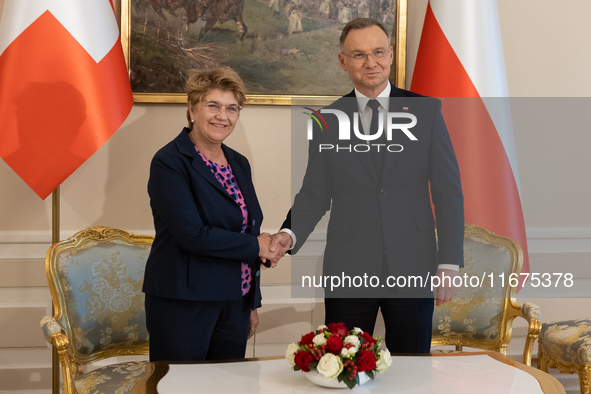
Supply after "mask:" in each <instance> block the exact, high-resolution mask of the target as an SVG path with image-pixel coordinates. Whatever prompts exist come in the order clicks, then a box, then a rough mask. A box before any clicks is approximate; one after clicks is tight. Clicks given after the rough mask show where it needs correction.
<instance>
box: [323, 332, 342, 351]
mask: <svg viewBox="0 0 591 394" xmlns="http://www.w3.org/2000/svg"><path fill="white" fill-rule="evenodd" d="M342 348H343V337H341V336H340V335H331V336H330V338H328V340H327V341H326V350H328V351H329V352H331V353H332V354H334V355H335V356H338V355H339V354H341V349H342Z"/></svg>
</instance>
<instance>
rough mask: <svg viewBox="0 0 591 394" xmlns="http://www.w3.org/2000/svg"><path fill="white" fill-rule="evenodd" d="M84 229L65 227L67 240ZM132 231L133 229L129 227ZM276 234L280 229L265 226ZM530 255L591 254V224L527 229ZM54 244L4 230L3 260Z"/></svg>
mask: <svg viewBox="0 0 591 394" xmlns="http://www.w3.org/2000/svg"><path fill="white" fill-rule="evenodd" d="M78 231H80V230H63V231H61V232H60V234H61V237H60V238H61V239H66V238H68V237H70V236H72V235H74V234H75V233H76V232H78ZM127 231H129V230H127ZM262 231H264V232H268V233H271V234H272V233H274V232H275V231H277V230H276V229H263V230H262ZM131 232H133V233H135V234H146V235H154V230H131ZM526 233H527V243H528V248H529V253H530V254H587V253H591V227H533V228H528V229H526ZM325 243H326V230H325V229H317V230H315V231H314V232H313V233H312V234H310V237H309V238H308V240H307V241H306V245H305V246H304V248H302V250H301V251H300V253H298V256H301V257H317V256H320V255H322V253H323V252H324V245H325ZM50 245H51V231H0V261H1V260H6V259H44V258H45V253H46V252H47V249H48V248H49V246H50Z"/></svg>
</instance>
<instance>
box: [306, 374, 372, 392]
mask: <svg viewBox="0 0 591 394" xmlns="http://www.w3.org/2000/svg"><path fill="white" fill-rule="evenodd" d="M304 375H306V378H308V380H309V381H310V382H312V383H314V384H317V385H318V386H322V387H329V388H333V389H347V388H349V387H347V385H346V384H345V383H344V382H339V380H338V379H337V378H335V379H327V378H325V377H324V376H322V375H320V374H319V373H318V372H317V371H315V370H312V371H310V372H304ZM357 376H358V377H359V386H361V385H362V384H364V383H365V382H367V381H368V380H369V376H367V374H366V373H365V372H359V373H358V374H357Z"/></svg>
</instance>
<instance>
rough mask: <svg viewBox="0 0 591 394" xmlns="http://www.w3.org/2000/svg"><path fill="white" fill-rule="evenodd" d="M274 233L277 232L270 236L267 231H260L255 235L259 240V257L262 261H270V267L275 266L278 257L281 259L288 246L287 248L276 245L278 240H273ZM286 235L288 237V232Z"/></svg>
mask: <svg viewBox="0 0 591 394" xmlns="http://www.w3.org/2000/svg"><path fill="white" fill-rule="evenodd" d="M276 235H277V234H275V235H273V236H271V234H269V233H262V234H261V235H259V236H258V237H257V239H258V241H259V258H260V259H261V261H262V262H263V263H264V262H266V261H267V260H268V261H269V262H270V263H271V268H275V266H277V262H278V261H279V259H281V258H282V257H283V256H284V255H285V252H287V250H288V249H289V246H288V247H287V248H283V247H277V245H276V244H277V242H278V241H275V236H276ZM286 235H287V236H288V238H290V237H289V235H288V234H286ZM274 243H275V246H274ZM290 243H291V241H290Z"/></svg>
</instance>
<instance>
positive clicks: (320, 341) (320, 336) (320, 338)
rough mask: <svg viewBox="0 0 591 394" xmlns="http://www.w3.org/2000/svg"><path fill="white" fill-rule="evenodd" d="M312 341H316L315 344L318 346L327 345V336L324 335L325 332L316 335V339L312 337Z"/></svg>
mask: <svg viewBox="0 0 591 394" xmlns="http://www.w3.org/2000/svg"><path fill="white" fill-rule="evenodd" d="M312 342H314V345H316V346H322V345H326V337H325V336H324V333H322V334H318V335H316V336H315V337H314V339H312Z"/></svg>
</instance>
